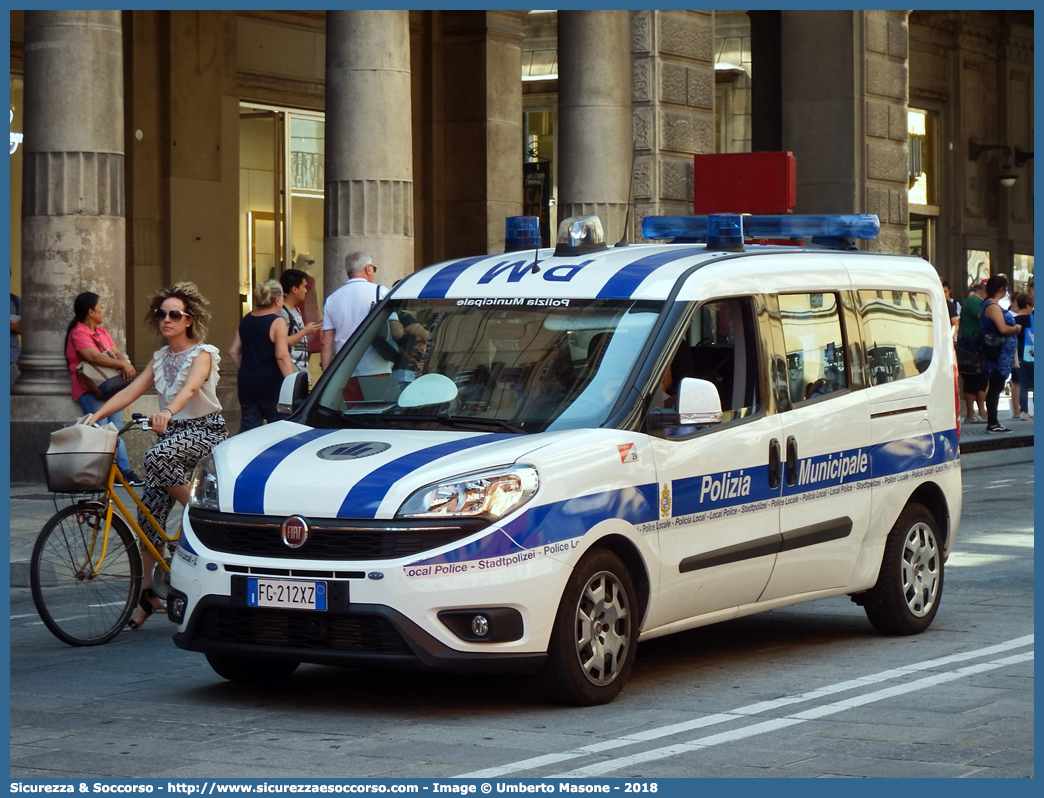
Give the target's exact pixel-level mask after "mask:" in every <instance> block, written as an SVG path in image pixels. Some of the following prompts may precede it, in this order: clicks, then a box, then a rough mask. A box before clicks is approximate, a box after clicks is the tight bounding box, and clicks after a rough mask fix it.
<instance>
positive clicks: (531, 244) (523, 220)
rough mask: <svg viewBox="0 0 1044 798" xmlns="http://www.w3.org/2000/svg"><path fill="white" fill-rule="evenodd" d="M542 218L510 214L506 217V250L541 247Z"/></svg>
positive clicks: (513, 250) (515, 250)
mask: <svg viewBox="0 0 1044 798" xmlns="http://www.w3.org/2000/svg"><path fill="white" fill-rule="evenodd" d="M540 244H541V241H540V218H539V217H537V216H508V217H507V218H506V219H504V251H505V252H517V251H518V250H520V249H539V248H540Z"/></svg>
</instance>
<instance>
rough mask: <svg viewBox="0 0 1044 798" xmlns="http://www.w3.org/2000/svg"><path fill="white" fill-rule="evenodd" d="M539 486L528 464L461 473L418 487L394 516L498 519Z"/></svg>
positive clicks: (528, 497) (532, 494)
mask: <svg viewBox="0 0 1044 798" xmlns="http://www.w3.org/2000/svg"><path fill="white" fill-rule="evenodd" d="M539 486H540V480H539V478H538V477H537V471H536V469H535V468H533V467H532V466H525V465H521V466H512V467H511V468H500V469H495V470H490V471H481V472H477V473H474V474H464V475H461V476H459V477H454V478H452V479H447V480H444V481H442V482H438V483H436V484H434V485H429V486H428V487H426V488H421V489H420V490H418V491H417V492H416V493H414V494H413V495H412V496H410V498H408V499H407V500H406V501H405V502H403V505H402V507H400V508H399V512H398V513H396V516H397V517H399V518H416V517H418V516H447V517H475V516H486V517H489V518H493V519H497V518H502V517H504V516H505V515H507V514H508V513H510V512H512V511H513V510H516V509H518V508H519V507H521V506H522V505H523V504H525V503H526V502H528V501H529V500H530V499H532V498H533V496H534V495H535V494H536V492H537V488H538V487H539Z"/></svg>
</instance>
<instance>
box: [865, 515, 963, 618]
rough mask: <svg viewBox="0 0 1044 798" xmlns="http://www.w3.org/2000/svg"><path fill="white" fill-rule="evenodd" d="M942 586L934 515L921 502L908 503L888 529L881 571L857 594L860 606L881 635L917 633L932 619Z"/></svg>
mask: <svg viewBox="0 0 1044 798" xmlns="http://www.w3.org/2000/svg"><path fill="white" fill-rule="evenodd" d="M942 591H943V559H942V544H941V538H940V537H939V532H938V528H937V524H936V521H935V517H934V516H933V515H932V514H931V513H930V512H929V511H928V509H927V508H926V507H924V505H921V504H916V503H913V504H908V505H907V506H906V507H905V508H904V509H903V511H902V513H900V514H899V518H898V519H896V522H895V525H894V526H893V527H892V531H891V532H889V533H888V541H887V542H886V543H885V551H884V557H883V559H882V560H881V573H880V574H879V576H878V577H877V584H876V585H874V586H873V588H871V589H870V590H869V591H867V592H866V593H865V594H864V596H863V597H862V603H863V609H864V610H866V615H867V617H868V618H869V619H870V623H872V624H873V626H874V628H875V629H876V630H877V631H879V632H881V633H882V634H888V635H914V634H919V633H920V632H923V631H924V630H925V629H927V628H928V627H929V626H931V624H932V621H933V620H934V619H935V614H936V613H937V612H938V611H939V600H940V599H941V598H942Z"/></svg>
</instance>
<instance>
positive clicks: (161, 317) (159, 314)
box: [152, 308, 190, 321]
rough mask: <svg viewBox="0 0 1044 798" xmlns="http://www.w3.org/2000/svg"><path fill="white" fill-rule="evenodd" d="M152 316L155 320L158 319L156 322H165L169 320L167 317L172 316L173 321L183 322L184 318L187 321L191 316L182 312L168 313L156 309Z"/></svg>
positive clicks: (161, 309)
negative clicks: (166, 319)
mask: <svg viewBox="0 0 1044 798" xmlns="http://www.w3.org/2000/svg"><path fill="white" fill-rule="evenodd" d="M152 315H153V318H155V319H156V321H163V320H164V319H165V318H167V316H170V320H171V321H181V319H182V317H184V318H186V319H187V318H190V316H189V314H187V313H182V312H181V311H180V310H171V311H166V310H164V309H163V308H156V309H155V310H154V311H152Z"/></svg>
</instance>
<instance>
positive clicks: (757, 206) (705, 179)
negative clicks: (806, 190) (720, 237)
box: [692, 152, 797, 216]
mask: <svg viewBox="0 0 1044 798" xmlns="http://www.w3.org/2000/svg"><path fill="white" fill-rule="evenodd" d="M692 184H693V185H692V188H693V191H692V194H693V196H692V210H693V213H694V214H696V215H697V216H701V215H703V214H706V213H792V212H793V211H794V206H795V205H796V204H797V161H796V159H795V158H794V155H793V153H790V152H730V153H715V154H712V155H695V156H693V174H692Z"/></svg>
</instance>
